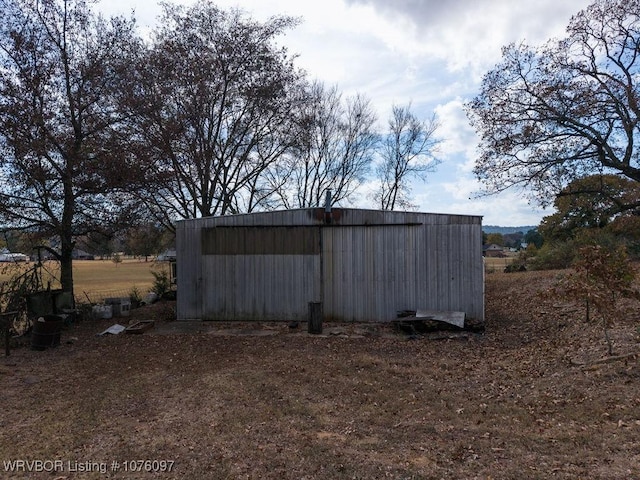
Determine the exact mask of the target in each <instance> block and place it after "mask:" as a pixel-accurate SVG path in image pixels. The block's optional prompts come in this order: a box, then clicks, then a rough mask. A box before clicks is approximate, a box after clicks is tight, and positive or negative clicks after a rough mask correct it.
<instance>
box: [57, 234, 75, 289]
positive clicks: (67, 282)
mask: <svg viewBox="0 0 640 480" xmlns="http://www.w3.org/2000/svg"><path fill="white" fill-rule="evenodd" d="M60 240H61V242H60V283H61V284H62V290H63V291H65V292H70V293H71V294H72V295H73V258H72V253H73V240H72V239H71V236H70V235H66V234H63V235H61V236H60Z"/></svg>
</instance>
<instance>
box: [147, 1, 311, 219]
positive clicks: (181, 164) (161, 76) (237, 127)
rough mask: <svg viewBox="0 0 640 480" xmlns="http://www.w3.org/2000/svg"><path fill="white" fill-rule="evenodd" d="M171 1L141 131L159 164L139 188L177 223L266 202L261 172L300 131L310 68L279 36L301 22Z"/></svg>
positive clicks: (156, 38)
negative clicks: (297, 110) (298, 111)
mask: <svg viewBox="0 0 640 480" xmlns="http://www.w3.org/2000/svg"><path fill="white" fill-rule="evenodd" d="M164 9H165V10H164V16H163V18H162V19H161V20H160V22H159V25H160V26H159V27H158V29H157V30H156V31H155V32H154V35H153V42H152V48H151V51H150V55H149V62H148V68H147V69H146V71H145V72H144V75H143V81H142V82H141V85H142V88H141V96H142V97H143V98H145V99H146V102H140V105H144V107H145V108H144V109H143V110H141V115H140V119H141V121H140V130H139V138H140V139H141V141H142V143H143V144H144V145H146V148H147V154H148V155H149V157H150V158H151V159H152V161H153V163H154V165H155V166H154V168H153V169H150V170H149V171H148V181H149V185H151V186H152V187H153V188H146V189H144V190H140V193H141V194H143V198H144V200H145V201H146V202H147V203H148V204H149V205H151V208H152V209H153V210H154V211H155V212H156V214H157V216H158V218H159V219H160V220H161V221H162V222H163V223H164V224H165V225H167V226H168V227H170V228H171V227H172V224H173V222H174V221H175V220H176V219H181V218H194V217H200V216H210V215H225V214H230V213H238V212H248V211H251V210H254V209H256V208H259V207H260V206H261V205H263V204H264V203H265V202H267V201H268V198H269V197H270V195H271V194H272V193H273V192H272V191H270V190H269V188H268V187H266V184H265V183H264V182H262V180H261V177H262V175H263V173H264V172H265V170H267V169H268V168H269V167H270V166H271V165H272V164H274V163H276V162H278V161H279V159H280V158H281V157H282V156H283V155H284V154H285V153H286V151H287V150H288V149H289V148H290V147H291V145H292V144H293V141H294V139H295V131H294V129H295V128H296V125H295V122H293V119H292V116H291V114H290V112H291V111H292V105H293V104H295V103H297V102H299V101H300V99H299V98H298V95H299V94H300V92H301V89H300V88H299V82H300V79H301V78H302V75H301V73H300V72H299V71H298V70H297V69H296V68H295V67H294V65H293V58H292V57H290V56H289V55H288V53H287V51H286V49H284V48H278V47H277V46H276V45H275V43H274V41H275V37H276V36H278V35H280V34H281V33H282V32H283V31H284V30H286V29H287V28H290V27H292V26H294V25H295V24H296V22H297V21H296V20H295V19H293V18H290V17H284V16H283V17H273V18H271V19H270V20H268V21H267V22H265V23H259V22H256V21H254V20H251V19H250V18H247V17H246V15H245V14H244V13H243V12H241V11H240V10H236V9H233V10H228V11H225V10H221V9H219V8H217V7H215V6H214V5H212V4H211V3H209V2H206V1H201V2H198V3H196V4H194V5H192V6H190V7H189V8H185V7H182V6H172V5H168V4H165V5H164Z"/></svg>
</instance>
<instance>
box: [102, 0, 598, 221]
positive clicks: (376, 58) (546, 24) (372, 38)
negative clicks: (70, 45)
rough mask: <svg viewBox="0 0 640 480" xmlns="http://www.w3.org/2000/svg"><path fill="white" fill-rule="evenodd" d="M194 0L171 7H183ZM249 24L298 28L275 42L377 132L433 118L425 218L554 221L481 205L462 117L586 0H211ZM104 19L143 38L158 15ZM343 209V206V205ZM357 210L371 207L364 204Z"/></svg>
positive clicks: (121, 0)
mask: <svg viewBox="0 0 640 480" xmlns="http://www.w3.org/2000/svg"><path fill="white" fill-rule="evenodd" d="M192 1H193V0H171V3H182V4H187V5H188V4H190V3H192ZM213 3H215V4H216V5H217V6H219V7H221V8H232V7H233V8H235V7H238V8H241V9H242V10H244V11H246V12H247V14H248V15H249V16H250V17H252V18H254V19H256V20H263V21H264V20H266V19H268V18H269V17H271V16H273V15H290V16H294V17H298V18H300V20H301V23H300V25H299V26H297V27H295V28H294V29H292V30H289V31H288V32H287V33H286V35H284V36H282V37H280V38H279V43H280V44H281V45H284V46H286V47H287V48H288V50H289V52H290V53H291V54H295V55H297V56H298V57H297V60H296V63H297V65H298V66H299V67H300V68H303V69H304V70H305V71H306V72H307V74H308V77H309V79H311V80H316V79H317V80H320V81H322V82H324V83H325V84H326V85H328V86H333V85H336V86H337V87H338V89H339V90H340V91H341V92H342V94H343V96H344V97H347V96H351V95H355V94H357V93H358V94H363V95H365V96H366V97H367V98H369V99H370V100H371V102H372V105H373V107H374V109H375V110H376V112H377V114H378V118H379V122H380V128H381V130H384V128H385V126H386V123H387V119H388V118H389V115H390V112H391V108H392V106H393V105H399V106H406V105H408V104H411V110H412V112H413V113H414V114H416V115H417V116H418V117H419V118H421V119H424V120H427V119H429V118H431V116H432V115H433V114H435V115H436V117H437V119H438V122H439V123H440V127H439V128H438V130H437V132H436V135H437V137H438V138H439V139H440V141H441V144H440V148H439V152H438V158H439V160H440V161H441V163H440V164H439V165H438V166H437V169H436V171H435V172H433V173H430V174H428V175H427V178H426V181H425V182H423V181H419V182H413V184H412V192H411V196H412V202H413V203H414V204H415V205H417V210H418V211H421V212H429V213H452V214H464V215H482V216H483V224H484V225H500V226H527V225H538V224H539V223H540V220H541V219H542V218H543V217H544V216H546V215H550V214H551V213H553V212H552V211H551V210H548V209H547V210H541V209H539V208H538V207H536V206H535V205H530V204H529V203H528V202H527V200H526V199H525V198H524V196H523V195H522V192H518V191H507V192H503V193H501V194H499V195H492V196H479V195H478V193H479V191H480V188H481V185H480V184H479V183H478V182H477V181H476V180H475V177H474V175H473V172H472V170H473V166H474V163H475V159H476V157H477V145H478V138H477V136H476V134H475V132H474V130H473V129H472V128H471V126H470V125H469V121H468V118H467V116H466V114H465V112H464V110H463V106H464V104H465V102H467V101H469V100H471V99H472V98H473V97H475V96H476V95H477V94H478V93H479V89H480V84H481V81H482V77H483V75H484V74H485V73H486V72H488V71H489V70H490V69H491V68H493V67H494V66H495V65H496V64H497V63H499V62H500V59H501V48H502V47H503V46H505V45H508V44H509V43H512V42H516V43H519V42H524V43H527V44H529V45H541V44H543V43H545V42H546V41H547V40H549V39H551V38H560V37H562V36H564V34H565V28H566V26H567V25H568V23H569V20H570V18H571V16H572V15H574V14H576V13H578V12H579V11H580V10H583V9H585V8H586V7H587V6H588V5H589V4H590V3H591V0H517V1H514V0H322V1H316V0H313V1H312V0H269V1H265V0H242V1H239V0H217V1H216V0H214V2H213ZM98 8H99V9H100V10H101V11H103V12H104V13H105V14H107V15H112V14H123V15H129V14H130V13H131V12H132V11H133V12H134V15H135V17H136V19H137V21H138V25H139V27H140V28H141V31H142V33H144V31H145V30H146V31H148V30H149V29H151V28H153V26H154V25H155V22H156V18H157V16H158V15H159V13H160V11H161V8H160V6H159V3H158V2H156V1H155V0H108V1H107V0H102V2H100V3H99V4H98ZM344 206H346V205H344ZM355 206H357V207H363V208H375V205H374V204H373V203H372V202H371V201H370V200H368V199H367V198H366V196H365V195H361V197H360V198H359V199H358V200H356V202H355Z"/></svg>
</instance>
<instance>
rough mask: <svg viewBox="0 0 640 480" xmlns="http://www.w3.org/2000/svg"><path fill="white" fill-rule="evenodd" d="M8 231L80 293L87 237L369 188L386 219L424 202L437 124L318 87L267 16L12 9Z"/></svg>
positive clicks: (71, 3)
mask: <svg viewBox="0 0 640 480" xmlns="http://www.w3.org/2000/svg"><path fill="white" fill-rule="evenodd" d="M0 10H1V11H2V12H3V14H2V16H1V17H0V149H1V155H0V176H1V180H2V181H1V182H0V222H1V224H2V225H4V226H5V227H6V228H8V229H12V230H21V231H23V232H28V233H29V235H30V236H31V237H32V238H34V241H37V240H38V238H39V239H49V238H56V239H57V248H55V249H51V253H52V254H53V255H55V257H56V258H57V259H58V260H59V261H60V263H61V283H62V287H63V289H65V290H69V291H72V290H73V276H72V269H71V262H72V251H73V249H74V246H75V244H76V240H77V239H78V238H87V237H89V236H91V235H100V234H101V235H103V236H105V237H109V236H113V234H114V232H115V231H117V230H121V229H124V228H127V227H130V226H133V225H137V224H141V223H145V224H150V225H159V226H163V227H165V228H167V229H169V230H172V229H173V228H174V225H175V222H176V221H177V220H180V219H186V218H195V217H203V216H211V215H227V214H236V213H247V212H252V211H256V210H266V209H275V208H296V207H309V206H317V205H318V204H319V203H320V199H321V198H322V196H323V194H324V192H325V191H326V190H327V189H331V191H332V194H333V199H334V202H344V203H349V202H351V201H353V199H354V198H355V196H356V195H357V194H358V193H359V192H360V191H361V189H362V186H363V185H364V184H365V182H369V183H371V184H373V185H375V186H376V187H375V188H374V189H373V191H372V192H371V193H370V196H371V201H373V202H375V203H376V204H377V205H378V206H379V208H382V209H389V210H392V209H397V208H411V203H410V190H409V182H410V179H411V178H412V177H419V178H420V177H423V176H424V175H425V174H426V173H427V172H429V171H431V170H433V169H434V168H435V166H436V165H437V163H438V160H437V158H436V152H437V143H438V140H437V139H436V137H435V132H436V129H437V126H438V124H437V121H436V119H435V117H432V118H429V119H426V120H422V119H419V118H418V117H417V116H416V115H415V114H414V113H413V111H412V108H411V103H410V102H409V103H407V104H406V105H404V106H401V105H396V106H394V107H393V109H392V113H391V115H390V118H389V120H388V125H387V131H380V130H381V129H379V127H378V126H377V125H378V124H377V121H378V118H377V114H376V112H375V111H374V110H373V107H372V105H371V101H370V100H369V99H368V98H366V96H364V95H362V94H356V95H354V96H349V97H345V96H344V95H343V94H341V92H340V91H339V90H338V88H337V87H334V86H327V85H325V84H323V83H321V82H319V81H317V80H313V79H310V78H308V76H307V74H306V73H305V72H303V71H302V70H300V69H299V68H297V67H296V64H295V59H296V57H295V55H293V54H291V53H290V52H289V51H288V50H287V49H286V48H284V47H282V46H279V45H278V43H277V39H278V37H279V36H280V35H282V34H283V33H285V32H286V31H287V30H288V29H291V28H294V27H295V26H296V25H297V23H298V20H297V19H295V18H292V17H288V16H274V17H271V18H270V19H269V20H267V21H265V22H258V21H256V20H254V19H252V18H251V17H250V16H248V15H247V14H246V13H245V12H243V11H241V10H239V9H229V10H223V9H220V8H218V7H217V6H215V5H214V4H212V3H210V2H207V1H204V0H202V1H198V2H197V3H195V4H193V5H191V6H188V7H186V6H181V5H173V4H170V3H165V4H163V12H162V15H161V17H160V18H159V19H158V22H157V26H156V28H155V29H154V30H153V31H152V32H151V33H150V35H149V36H148V38H142V36H141V35H140V33H139V32H138V29H137V26H136V22H135V18H133V17H130V18H129V17H124V16H113V17H109V18H105V17H104V16H102V15H100V14H98V13H96V12H95V11H94V10H93V9H92V3H90V2H87V1H85V0H0Z"/></svg>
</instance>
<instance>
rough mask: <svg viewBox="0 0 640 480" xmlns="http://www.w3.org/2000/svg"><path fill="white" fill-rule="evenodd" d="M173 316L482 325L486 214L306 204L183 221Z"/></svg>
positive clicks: (178, 237) (179, 229)
mask: <svg viewBox="0 0 640 480" xmlns="http://www.w3.org/2000/svg"><path fill="white" fill-rule="evenodd" d="M176 246H177V250H176V257H177V287H178V300H177V317H178V320H237V321H251V320H264V321H267V320H268V321H271V320H288V321H291V320H306V319H307V315H308V305H309V303H310V302H320V303H322V308H323V313H324V319H325V320H326V321H384V320H391V319H394V318H396V316H397V312H398V311H401V310H418V309H428V310H438V311H461V312H464V313H465V315H466V318H467V320H471V321H473V322H474V323H475V324H478V323H483V322H484V269H483V259H482V217H480V216H466V215H445V214H431V213H416V212H392V211H378V210H363V209H343V208H333V209H331V210H327V211H326V210H325V209H323V208H315V209H314V208H309V209H298V210H285V211H273V212H260V213H251V214H243V215H231V216H223V217H207V218H199V219H193V220H184V221H180V222H178V224H177V232H176Z"/></svg>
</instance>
